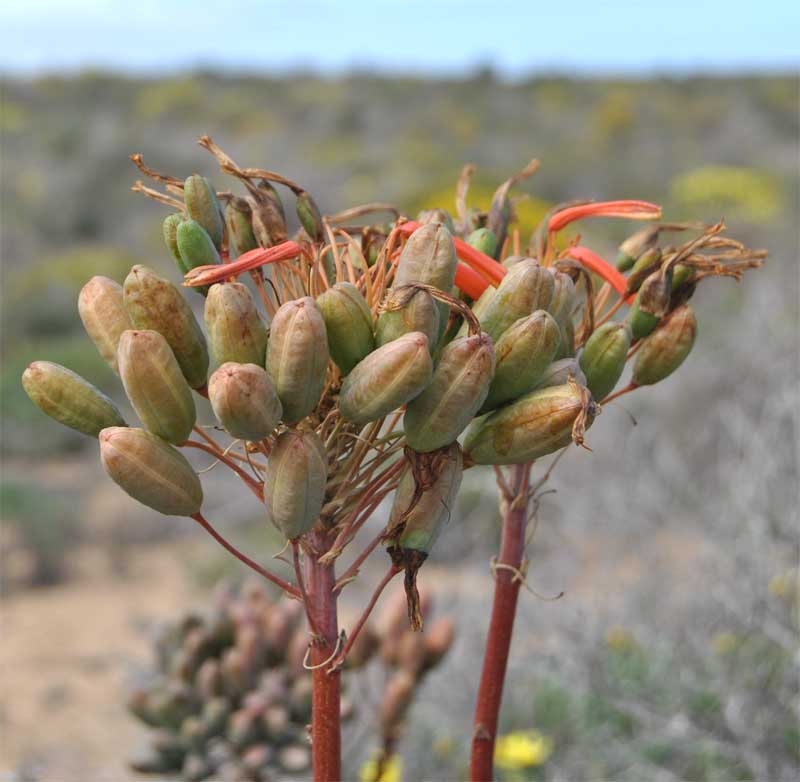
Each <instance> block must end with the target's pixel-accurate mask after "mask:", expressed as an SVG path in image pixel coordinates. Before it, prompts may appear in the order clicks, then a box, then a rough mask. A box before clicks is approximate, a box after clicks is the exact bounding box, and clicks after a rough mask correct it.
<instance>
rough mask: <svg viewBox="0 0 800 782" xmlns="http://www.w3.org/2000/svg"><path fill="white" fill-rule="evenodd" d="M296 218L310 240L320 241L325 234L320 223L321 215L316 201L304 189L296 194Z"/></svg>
mask: <svg viewBox="0 0 800 782" xmlns="http://www.w3.org/2000/svg"><path fill="white" fill-rule="evenodd" d="M295 208H296V210H297V219H298V220H299V221H300V225H302V226H303V228H304V229H305V232H306V233H307V234H308V235H309V237H310V238H311V239H312V241H315V242H321V241H322V239H323V237H324V236H325V230H324V227H323V225H322V215H321V214H320V213H319V207H318V206H317V202H316V201H315V200H314V199H313V198H312V197H311V195H310V194H309V193H307V192H306V191H305V190H303V191H302V192H300V193H298V194H297V203H296V204H295Z"/></svg>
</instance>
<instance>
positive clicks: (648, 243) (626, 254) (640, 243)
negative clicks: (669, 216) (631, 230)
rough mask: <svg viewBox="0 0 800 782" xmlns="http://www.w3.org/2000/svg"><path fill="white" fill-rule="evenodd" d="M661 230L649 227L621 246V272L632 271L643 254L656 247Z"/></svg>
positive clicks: (657, 227) (619, 260)
mask: <svg viewBox="0 0 800 782" xmlns="http://www.w3.org/2000/svg"><path fill="white" fill-rule="evenodd" d="M660 231H661V228H660V227H659V226H657V225H648V226H645V227H644V228H642V229H641V230H640V231H637V232H636V233H635V234H632V235H631V236H629V237H628V238H627V239H626V240H625V241H624V242H623V243H622V244H621V245H620V246H619V254H618V255H617V268H618V269H619V270H620V271H621V272H626V271H628V269H631V268H632V267H633V266H634V264H635V263H636V261H637V259H638V258H639V257H640V256H641V255H642V253H644V252H646V251H647V250H650V249H652V248H653V247H655V244H656V242H657V241H658V234H659V232H660Z"/></svg>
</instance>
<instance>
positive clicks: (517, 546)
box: [470, 465, 530, 782]
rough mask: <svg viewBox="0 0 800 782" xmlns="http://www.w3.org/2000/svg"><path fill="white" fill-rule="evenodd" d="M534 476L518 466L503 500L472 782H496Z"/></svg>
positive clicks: (473, 742)
mask: <svg viewBox="0 0 800 782" xmlns="http://www.w3.org/2000/svg"><path fill="white" fill-rule="evenodd" d="M529 474H530V467H529V466H528V465H520V466H518V467H516V468H515V470H514V475H513V478H514V480H513V492H514V494H513V495H511V496H509V495H508V494H505V493H504V496H503V499H502V506H501V507H502V512H503V534H502V541H501V544H500V556H499V558H498V560H497V565H503V566H505V567H502V568H500V567H497V568H496V569H495V587H494V603H493V605H492V617H491V620H490V623H489V633H488V635H487V638H486V650H485V653H484V658H483V670H482V671H481V681H480V687H479V689H478V702H477V705H476V707H475V723H474V730H473V733H472V757H471V761H470V780H471V782H489V780H491V779H493V776H492V772H493V759H494V745H495V739H496V737H497V720H498V715H499V713H500V704H501V702H502V698H503V684H504V682H505V677H506V667H507V665H508V652H509V648H510V646H511V635H512V632H513V629H514V617H515V616H516V612H517V598H518V597H519V589H520V587H521V586H522V581H521V579H520V578H519V577H518V576H517V574H516V573H515V572H514V571H520V570H521V569H522V560H523V557H524V550H525V526H526V523H527V520H528V488H529V487H528V476H529Z"/></svg>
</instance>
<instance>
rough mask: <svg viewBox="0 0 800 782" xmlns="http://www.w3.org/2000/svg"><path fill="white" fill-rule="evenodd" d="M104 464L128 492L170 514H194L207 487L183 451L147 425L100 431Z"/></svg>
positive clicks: (143, 502)
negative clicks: (148, 428)
mask: <svg viewBox="0 0 800 782" xmlns="http://www.w3.org/2000/svg"><path fill="white" fill-rule="evenodd" d="M100 458H101V459H102V462H103V467H104V468H105V470H106V472H107V473H108V474H109V476H111V479H112V480H113V481H114V482H115V483H116V484H118V485H119V486H120V487H121V488H122V489H123V490H124V491H125V492H126V493H127V494H130V496H131V497H133V498H134V499H135V500H138V501H139V502H141V503H142V504H143V505H147V507H149V508H152V509H153V510H156V511H158V512H159V513H164V514H166V515H167V516H191V515H193V514H195V513H197V512H198V511H199V510H200V506H201V505H202V504H203V489H202V486H201V485H200V479H199V478H198V477H197V474H196V473H195V471H194V469H192V465H191V464H189V462H188V461H187V459H186V457H184V456H183V454H181V453H180V451H178V450H176V449H175V448H173V447H172V446H171V445H168V444H167V443H165V442H164V441H163V440H162V439H161V438H160V437H156V435H154V434H151V433H150V432H145V431H144V430H143V429H131V428H128V427H118V426H115V427H111V428H109V429H103V431H102V432H100Z"/></svg>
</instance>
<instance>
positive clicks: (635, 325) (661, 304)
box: [628, 269, 672, 340]
mask: <svg viewBox="0 0 800 782" xmlns="http://www.w3.org/2000/svg"><path fill="white" fill-rule="evenodd" d="M671 296H672V269H669V270H668V271H667V273H666V274H662V273H661V272H660V271H657V272H653V274H651V275H650V276H649V277H648V278H647V279H646V280H645V281H644V282H643V283H642V287H641V288H639V292H638V293H637V294H636V299H635V300H634V302H633V306H632V307H631V310H630V314H629V315H628V320H629V322H630V324H631V332H632V334H633V338H634V339H635V340H637V339H642V338H643V337H646V336H647V335H648V334H650V333H652V331H653V329H654V328H655V327H656V326H657V325H658V322H659V321H660V320H661V318H662V317H663V316H664V315H666V314H667V312H668V310H669V301H670V298H671Z"/></svg>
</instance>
